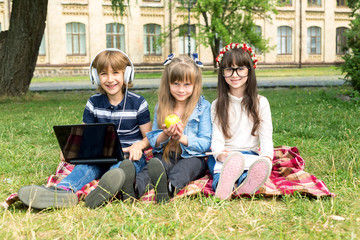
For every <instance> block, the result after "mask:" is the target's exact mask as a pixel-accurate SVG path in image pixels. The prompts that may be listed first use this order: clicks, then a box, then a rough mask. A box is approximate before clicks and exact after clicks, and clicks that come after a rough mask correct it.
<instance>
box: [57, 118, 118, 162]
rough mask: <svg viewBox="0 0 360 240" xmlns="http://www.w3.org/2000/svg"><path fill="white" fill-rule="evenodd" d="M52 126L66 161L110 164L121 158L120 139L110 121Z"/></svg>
mask: <svg viewBox="0 0 360 240" xmlns="http://www.w3.org/2000/svg"><path fill="white" fill-rule="evenodd" d="M53 128H54V132H55V135H56V138H57V140H58V142H59V145H60V148H61V151H62V153H63V155H64V158H65V160H66V161H67V162H70V163H75V164H79V163H84V164H101V163H104V164H111V163H116V162H118V161H121V160H123V152H122V148H121V145H120V140H119V137H118V134H117V131H116V127H115V125H114V124H112V123H96V124H79V125H57V126H54V127H53Z"/></svg>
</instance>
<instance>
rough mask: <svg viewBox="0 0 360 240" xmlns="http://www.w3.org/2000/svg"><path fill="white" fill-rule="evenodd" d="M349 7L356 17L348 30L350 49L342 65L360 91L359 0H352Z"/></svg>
mask: <svg viewBox="0 0 360 240" xmlns="http://www.w3.org/2000/svg"><path fill="white" fill-rule="evenodd" d="M348 4H349V7H351V8H352V10H353V17H354V19H353V20H352V21H351V23H350V30H348V31H347V33H346V36H347V40H348V42H347V44H348V46H347V48H348V49H350V51H349V53H347V54H346V55H345V56H344V57H343V59H344V60H345V63H344V64H343V65H342V66H341V69H342V72H343V73H346V75H345V79H346V80H347V81H348V82H350V84H351V85H352V86H353V88H354V89H355V90H356V91H358V92H360V14H359V13H358V10H359V9H360V1H359V0H350V1H349V2H348Z"/></svg>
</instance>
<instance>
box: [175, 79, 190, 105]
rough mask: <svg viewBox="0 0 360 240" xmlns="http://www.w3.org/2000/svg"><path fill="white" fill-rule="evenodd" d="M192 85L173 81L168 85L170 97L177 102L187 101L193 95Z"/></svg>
mask: <svg viewBox="0 0 360 240" xmlns="http://www.w3.org/2000/svg"><path fill="white" fill-rule="evenodd" d="M193 90H194V85H193V84H191V83H190V81H184V82H179V81H175V82H173V83H171V84H170V92H171V95H172V96H173V97H174V98H175V99H176V101H178V102H183V101H185V100H187V99H188V98H189V97H190V96H191V94H192V93H193Z"/></svg>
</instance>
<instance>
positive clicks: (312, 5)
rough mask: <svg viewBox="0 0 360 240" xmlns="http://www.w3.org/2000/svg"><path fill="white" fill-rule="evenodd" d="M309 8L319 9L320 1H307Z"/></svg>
mask: <svg viewBox="0 0 360 240" xmlns="http://www.w3.org/2000/svg"><path fill="white" fill-rule="evenodd" d="M308 6H309V7H321V0H308Z"/></svg>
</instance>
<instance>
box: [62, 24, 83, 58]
mask: <svg viewBox="0 0 360 240" xmlns="http://www.w3.org/2000/svg"><path fill="white" fill-rule="evenodd" d="M66 54H67V55H86V37H85V24H83V23H77V22H72V23H67V24H66Z"/></svg>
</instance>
